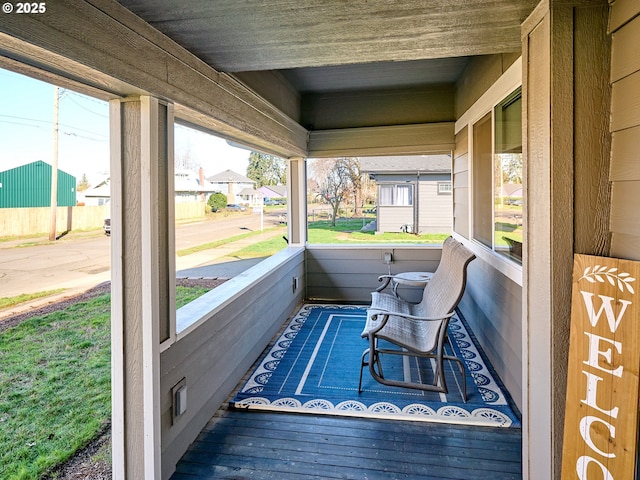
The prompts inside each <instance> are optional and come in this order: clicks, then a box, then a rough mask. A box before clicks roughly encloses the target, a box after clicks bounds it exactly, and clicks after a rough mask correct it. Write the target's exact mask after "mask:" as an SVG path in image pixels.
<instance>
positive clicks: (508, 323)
mask: <svg viewBox="0 0 640 480" xmlns="http://www.w3.org/2000/svg"><path fill="white" fill-rule="evenodd" d="M460 311H461V312H462V314H463V315H464V316H465V318H466V319H467V321H468V322H469V324H470V325H471V328H472V329H473V332H474V333H475V334H476V337H477V338H478V341H479V342H480V344H481V345H482V348H483V349H484V351H485V353H486V354H487V357H489V361H490V362H491V364H492V365H493V366H494V368H495V370H496V372H497V374H498V376H499V377H500V379H501V380H502V381H503V383H504V385H505V387H506V388H507V390H508V391H509V393H510V394H511V396H512V397H513V400H514V402H515V403H516V405H517V406H518V408H520V409H521V408H522V396H523V394H524V393H523V384H522V287H521V286H520V285H518V284H517V283H515V282H513V281H512V280H510V279H509V278H507V277H506V276H505V275H503V274H502V273H500V272H498V271H497V270H496V269H495V268H493V267H491V265H489V264H487V263H486V262H485V261H484V260H482V259H481V258H476V259H475V260H474V261H473V262H471V263H470V264H469V270H468V278H467V289H466V292H465V295H464V297H463V298H462V301H461V302H460Z"/></svg>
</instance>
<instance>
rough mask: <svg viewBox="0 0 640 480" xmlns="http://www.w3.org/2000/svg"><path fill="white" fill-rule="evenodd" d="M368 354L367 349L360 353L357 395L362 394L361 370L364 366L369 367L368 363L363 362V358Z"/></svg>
mask: <svg viewBox="0 0 640 480" xmlns="http://www.w3.org/2000/svg"><path fill="white" fill-rule="evenodd" d="M368 354H369V349H368V348H367V349H366V350H365V351H364V352H362V357H361V358H360V380H359V381H358V393H362V370H363V369H364V367H365V365H369V362H367V361H366V360H365V357H366V356H367V355H368Z"/></svg>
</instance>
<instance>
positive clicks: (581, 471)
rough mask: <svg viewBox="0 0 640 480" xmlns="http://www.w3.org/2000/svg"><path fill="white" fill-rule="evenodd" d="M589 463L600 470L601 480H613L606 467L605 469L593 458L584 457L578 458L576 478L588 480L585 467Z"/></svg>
mask: <svg viewBox="0 0 640 480" xmlns="http://www.w3.org/2000/svg"><path fill="white" fill-rule="evenodd" d="M591 462H593V463H595V464H596V465H598V466H599V467H600V469H601V470H602V480H613V475H611V472H609V470H607V467H605V466H604V465H603V464H601V463H600V462H599V461H598V460H596V459H595V458H591V457H587V456H586V455H583V456H582V457H580V458H578V461H577V462H576V472H578V478H579V479H580V480H588V479H587V467H588V466H589V463H591Z"/></svg>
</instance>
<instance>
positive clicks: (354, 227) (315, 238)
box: [308, 218, 450, 244]
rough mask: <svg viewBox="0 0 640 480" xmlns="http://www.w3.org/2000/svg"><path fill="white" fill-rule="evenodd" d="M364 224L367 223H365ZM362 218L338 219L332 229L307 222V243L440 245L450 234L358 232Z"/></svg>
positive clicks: (320, 222)
mask: <svg viewBox="0 0 640 480" xmlns="http://www.w3.org/2000/svg"><path fill="white" fill-rule="evenodd" d="M365 223H368V221H367V222H365ZM362 226H363V221H362V218H355V219H338V220H337V221H336V226H335V227H332V226H331V222H330V221H316V222H309V225H308V232H309V243H311V244H331V243H341V244H345V243H346V244H364V243H433V244H441V243H442V242H443V241H444V240H445V239H446V238H447V237H448V236H449V235H450V234H449V233H437V234H424V235H414V234H412V233H382V234H378V235H376V234H375V232H362V231H360V230H361V229H362Z"/></svg>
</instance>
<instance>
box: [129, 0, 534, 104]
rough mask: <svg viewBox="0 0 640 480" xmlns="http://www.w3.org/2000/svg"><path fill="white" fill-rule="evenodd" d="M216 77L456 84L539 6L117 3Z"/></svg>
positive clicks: (222, 0)
mask: <svg viewBox="0 0 640 480" xmlns="http://www.w3.org/2000/svg"><path fill="white" fill-rule="evenodd" d="M118 1H119V3H121V4H122V5H123V6H125V7H126V8H128V9H129V10H131V11H132V12H134V13H135V14H136V15H138V16H139V17H141V18H142V19H144V20H145V21H147V22H148V23H150V24H151V25H152V26H154V27H155V28H157V29H158V30H159V31H161V32H162V33H164V34H165V35H167V36H169V37H170V38H172V39H173V40H174V41H176V42H177V43H178V44H180V45H181V46H183V47H184V48H186V49H187V50H189V51H191V52H192V53H193V54H195V55H196V56H198V57H199V58H200V59H202V60H203V61H205V62H206V63H207V64H209V65H211V66H212V67H214V68H215V69H216V70H218V71H221V72H227V73H239V72H255V71H279V72H280V73H282V75H283V76H284V77H285V78H286V79H287V80H288V82H289V83H290V84H291V85H292V86H293V88H294V89H295V90H297V91H298V92H299V93H326V92H336V91H357V90H365V89H366V90H374V89H377V90H380V89H397V88H406V87H419V86H428V85H432V84H443V83H453V82H455V81H456V80H457V79H458V78H459V76H460V75H461V73H462V71H463V70H464V67H465V66H466V64H467V63H468V61H469V59H470V57H473V56H476V55H488V54H497V53H507V52H517V51H519V50H520V48H521V39H520V24H521V22H522V21H523V20H524V19H525V18H526V17H527V16H528V15H529V13H531V11H532V10H533V8H534V7H535V5H536V4H537V3H538V0H494V1H491V2H487V1H484V0H459V1H455V2H452V1H443V0H403V1H402V2H396V1H389V0H370V1H367V2H350V1H347V0H307V1H305V2H300V1H299V0H279V1H278V2H273V1H271V0H260V1H249V0H216V1H214V2H212V1H210V0H191V1H189V2H176V1H175V0H118Z"/></svg>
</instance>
